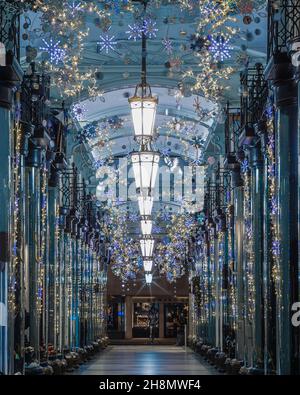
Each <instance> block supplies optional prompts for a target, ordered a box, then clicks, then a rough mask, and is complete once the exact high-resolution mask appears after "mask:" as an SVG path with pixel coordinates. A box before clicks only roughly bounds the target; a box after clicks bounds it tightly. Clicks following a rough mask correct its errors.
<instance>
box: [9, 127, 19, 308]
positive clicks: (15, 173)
mask: <svg viewBox="0 0 300 395" xmlns="http://www.w3.org/2000/svg"><path fill="white" fill-rule="evenodd" d="M13 136H14V156H13V159H12V177H13V186H14V188H13V191H14V192H13V199H12V202H13V205H12V210H11V214H12V232H11V240H12V241H11V242H12V267H11V271H10V273H9V282H8V284H9V290H8V295H9V296H8V304H9V306H10V309H11V311H13V312H15V311H16V284H17V281H18V279H17V276H18V267H19V265H21V263H22V257H21V251H20V250H21V242H22V236H21V233H20V226H21V218H20V197H21V192H20V182H21V177H20V170H21V141H22V129H21V127H20V124H19V121H18V120H17V122H16V123H15V126H14V129H13Z"/></svg>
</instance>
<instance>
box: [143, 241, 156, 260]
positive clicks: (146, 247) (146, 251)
mask: <svg viewBox="0 0 300 395" xmlns="http://www.w3.org/2000/svg"><path fill="white" fill-rule="evenodd" d="M140 246H141V251H142V257H143V259H149V258H152V255H153V247H154V239H153V238H152V237H143V238H142V239H140Z"/></svg>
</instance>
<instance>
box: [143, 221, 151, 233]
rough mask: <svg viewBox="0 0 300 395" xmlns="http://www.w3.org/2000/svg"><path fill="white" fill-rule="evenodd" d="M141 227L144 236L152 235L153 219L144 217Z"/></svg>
mask: <svg viewBox="0 0 300 395" xmlns="http://www.w3.org/2000/svg"><path fill="white" fill-rule="evenodd" d="M141 229H142V234H143V235H144V236H150V235H151V232H152V221H151V220H149V219H142V220H141Z"/></svg>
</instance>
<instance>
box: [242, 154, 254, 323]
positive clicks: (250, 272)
mask: <svg viewBox="0 0 300 395" xmlns="http://www.w3.org/2000/svg"><path fill="white" fill-rule="evenodd" d="M241 168H242V175H243V180H244V204H243V206H244V251H245V271H246V278H247V281H246V284H245V286H246V290H247V291H246V292H247V314H248V320H249V322H250V323H253V322H254V314H255V282H254V246H253V225H252V222H253V221H252V208H251V185H252V179H251V171H250V169H249V165H248V160H247V159H245V160H244V161H243V163H242V165H241Z"/></svg>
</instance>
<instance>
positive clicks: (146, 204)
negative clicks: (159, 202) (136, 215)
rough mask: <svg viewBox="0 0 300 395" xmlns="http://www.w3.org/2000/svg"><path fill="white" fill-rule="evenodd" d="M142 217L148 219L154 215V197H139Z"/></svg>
mask: <svg viewBox="0 0 300 395" xmlns="http://www.w3.org/2000/svg"><path fill="white" fill-rule="evenodd" d="M138 203H139V210H140V215H141V216H143V217H148V216H150V215H151V213H152V207H153V197H151V196H138Z"/></svg>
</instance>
